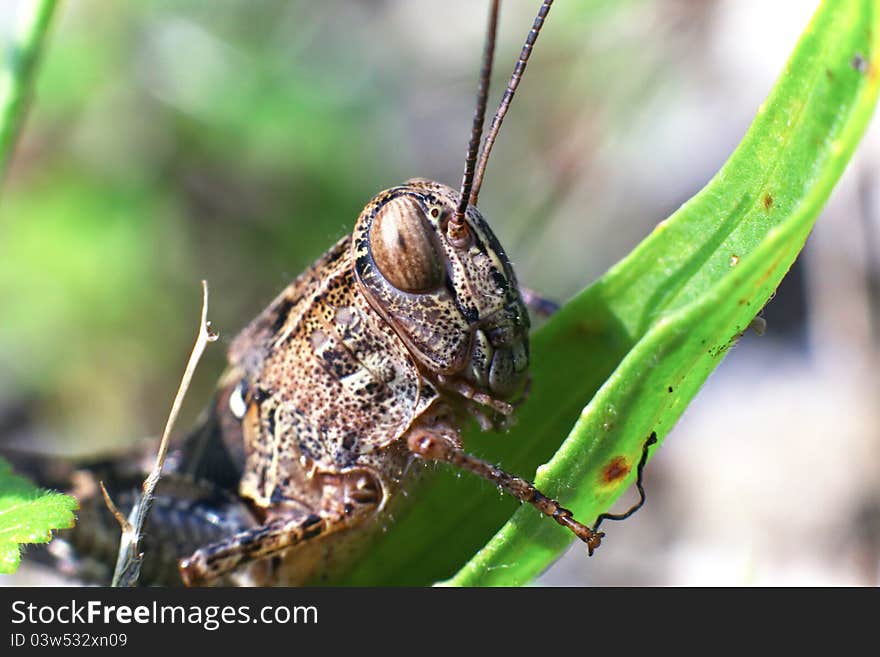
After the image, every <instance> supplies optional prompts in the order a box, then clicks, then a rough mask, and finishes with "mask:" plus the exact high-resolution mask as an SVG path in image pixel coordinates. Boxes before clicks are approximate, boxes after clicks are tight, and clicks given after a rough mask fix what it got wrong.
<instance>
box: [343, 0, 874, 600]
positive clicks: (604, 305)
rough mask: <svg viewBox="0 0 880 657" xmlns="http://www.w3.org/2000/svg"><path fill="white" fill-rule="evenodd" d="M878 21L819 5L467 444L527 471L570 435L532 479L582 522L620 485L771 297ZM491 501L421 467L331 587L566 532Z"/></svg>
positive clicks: (844, 138) (441, 573)
mask: <svg viewBox="0 0 880 657" xmlns="http://www.w3.org/2000/svg"><path fill="white" fill-rule="evenodd" d="M878 13H880V9H878V6H877V3H876V2H875V1H874V0H826V1H825V2H823V3H822V5H821V6H820V8H819V9H818V11H817V12H816V14H815V15H814V17H813V19H812V21H811V23H810V25H809V26H808V27H807V29H806V31H805V32H804V34H803V35H802V37H801V40H800V42H799V43H798V45H797V47H796V49H795V51H794V53H793V54H792V56H791V58H790V59H789V62H788V63H787V65H786V67H785V70H784V71H783V73H782V75H781V77H780V78H779V80H778V82H777V84H776V86H775V87H774V88H773V90H772V91H771V94H770V96H769V98H768V99H767V100H766V102H765V103H764V104H763V105H762V106H761V108H760V109H759V111H758V115H757V117H756V119H755V121H754V123H753V124H752V126H751V128H750V129H749V131H748V133H747V134H746V136H745V137H744V139H743V141H742V143H741V144H740V145H739V147H738V148H737V150H736V151H735V152H734V154H733V155H732V156H731V158H730V160H729V161H728V162H727V163H726V164H725V165H724V167H723V168H722V169H721V171H720V172H719V173H718V174H717V175H716V176H715V178H714V179H713V180H712V181H711V182H710V183H709V184H708V185H707V186H706V187H705V188H704V189H703V190H702V191H701V192H700V193H699V194H697V195H696V196H695V197H694V198H693V199H691V200H690V201H689V202H688V203H686V204H685V205H684V206H682V208H681V209H679V210H678V211H677V212H676V213H675V214H673V215H672V216H671V217H670V218H669V219H667V220H666V221H664V222H662V223H661V224H660V225H658V226H657V228H656V229H655V230H654V232H653V233H652V234H651V235H650V236H649V237H648V238H647V239H645V241H644V242H642V244H640V245H639V246H638V247H637V248H636V249H635V250H634V251H633V252H632V253H631V254H630V255H629V256H628V257H627V258H626V259H624V260H623V261H622V262H620V263H619V264H618V265H616V266H615V267H613V268H612V269H611V270H610V271H609V272H608V273H607V274H606V275H605V276H603V277H602V278H601V279H600V280H599V281H597V282H596V283H595V284H593V285H592V286H591V287H589V288H588V289H586V290H585V291H583V292H582V293H580V294H579V295H578V296H577V297H575V298H574V299H573V300H571V301H570V302H569V303H567V304H566V305H565V307H564V308H563V309H562V310H561V311H560V312H559V313H558V314H557V315H555V316H554V317H553V318H552V320H551V321H550V322H548V323H547V324H546V325H545V326H544V327H543V328H542V329H541V330H539V331H538V332H537V333H536V334H535V336H534V339H533V345H532V356H533V358H532V360H533V363H534V366H533V377H534V381H533V385H532V394H531V397H530V399H529V402H528V403H527V404H526V405H525V406H524V407H523V408H522V409H521V411H520V417H519V422H518V424H517V425H516V426H515V427H514V428H513V430H511V431H510V432H509V434H508V435H506V436H501V437H499V436H477V435H475V432H473V431H471V432H469V433H468V434H467V435H466V436H465V443H466V444H467V445H468V447H469V448H470V449H472V450H474V451H476V452H478V453H481V455H483V456H484V457H485V458H488V459H492V460H495V461H497V462H499V463H500V464H501V465H502V466H503V467H504V468H505V469H507V470H510V471H513V472H516V473H523V474H528V473H530V472H533V471H534V469H535V467H536V466H538V464H540V463H542V462H544V461H546V460H547V458H548V457H549V456H550V454H551V453H552V452H553V449H554V447H556V446H557V445H558V439H559V437H560V436H562V435H564V434H565V433H566V432H567V431H568V429H569V428H570V427H571V426H572V424H574V428H573V429H571V433H570V435H569V437H568V438H567V439H566V440H565V442H564V443H563V444H562V446H561V447H560V448H559V449H558V451H556V454H555V455H554V456H553V457H552V459H551V460H550V461H549V462H548V463H546V464H545V465H543V466H541V467H539V468H538V471H537V476H536V483H537V484H538V487H539V488H540V489H541V490H542V491H543V492H544V493H545V494H548V495H550V496H554V497H556V498H557V499H559V500H560V501H561V502H562V503H563V504H564V505H566V506H568V507H569V508H571V509H572V510H573V511H574V512H575V517H577V518H579V519H581V520H582V521H590V520H592V519H593V518H595V517H596V516H597V515H598V514H599V513H601V512H602V511H605V510H607V509H608V508H609V507H610V506H611V504H613V502H614V500H615V499H617V497H618V496H619V495H620V494H621V493H622V492H623V491H624V490H625V489H626V488H627V487H628V486H630V485H631V484H632V483H633V480H634V475H635V473H634V469H635V468H634V467H632V466H633V465H634V464H635V463H636V462H637V461H638V459H639V456H640V453H641V450H642V447H643V445H644V443H645V440H646V439H647V438H648V436H649V435H650V434H651V433H652V432H656V433H657V436H658V437H659V438H661V439H662V437H663V436H665V435H666V434H667V433H668V432H669V430H670V429H671V428H672V426H673V425H674V423H675V422H676V420H677V419H678V417H679V416H680V415H681V413H682V411H683V410H684V408H685V406H686V405H687V404H688V403H689V402H690V400H691V399H692V398H693V397H694V395H695V394H696V392H697V390H698V389H699V388H700V386H701V385H702V383H703V382H704V381H705V379H706V377H708V375H709V374H710V373H711V371H712V370H713V369H714V368H715V367H716V366H717V365H718V363H719V362H720V361H721V358H722V357H723V355H724V354H725V353H726V351H727V350H728V348H729V347H730V345H731V344H733V343H734V342H735V341H736V339H737V338H738V336H739V335H740V334H741V333H742V332H743V331H744V330H745V329H746V327H747V326H748V325H749V322H750V321H751V320H752V318H753V317H754V316H755V315H756V313H757V312H759V311H760V309H761V308H762V307H763V305H764V304H765V303H766V302H767V301H768V300H769V298H770V297H771V296H772V294H773V292H774V291H775V289H776V287H777V286H778V285H779V283H780V281H781V280H782V278H783V276H784V275H785V273H786V272H787V271H788V269H789V268H790V267H791V265H792V263H793V262H794V260H795V258H796V257H797V255H798V253H799V252H800V249H801V248H802V247H803V244H804V241H805V240H806V238H807V235H808V234H809V232H810V229H811V228H812V225H813V222H814V221H815V219H816V217H817V215H818V213H819V211H820V210H821V208H822V206H823V205H824V203H825V201H826V200H827V198H828V195H829V194H830V192H831V190H832V188H833V186H834V184H835V183H836V181H837V180H838V178H839V177H840V175H841V173H842V172H843V169H844V167H845V166H846V163H847V162H848V160H849V158H850V156H851V155H852V152H853V151H854V149H855V147H856V145H857V144H858V141H859V139H860V137H861V135H862V134H863V132H864V129H865V127H866V125H867V122H868V120H869V118H870V116H871V114H872V112H873V109H874V105H875V103H876V99H877V91H878V79H880V59H878V57H877V53H878V39H880V29H878V27H880V25H878V20H880V16H878ZM591 398H592V401H590V400H591ZM587 402H589V403H588V404H587V406H586V408H584V404H586V403H587ZM493 443H494V444H493ZM655 449H656V448H652V452H653V451H654V450H655ZM612 464H613V466H614V467H609V466H611V465H612ZM627 471H628V472H627ZM615 472H616V473H618V474H620V473H621V472H623V473H627V474H626V475H625V476H622V477H620V476H611V475H613V474H614V473H615ZM490 491H492V489H491V487H490V486H489V485H488V484H485V483H483V482H481V481H476V480H475V479H474V478H473V477H471V476H470V475H462V477H461V478H457V477H455V476H452V475H451V473H449V472H448V471H447V472H441V473H436V475H435V476H433V477H431V478H430V480H429V481H428V482H426V484H425V485H424V486H423V487H422V490H420V491H418V492H417V493H416V494H415V495H413V496H412V497H414V498H415V503H414V504H413V505H412V508H411V509H410V511H409V513H408V514H407V515H406V516H405V517H403V518H401V519H400V520H399V521H398V522H397V523H396V524H395V525H394V526H392V527H390V528H389V530H388V531H387V532H386V533H385V534H384V535H383V536H382V537H381V539H380V540H379V541H378V542H377V544H376V545H375V546H374V547H373V548H372V550H371V552H370V553H369V555H367V557H366V558H365V559H364V560H363V561H362V562H361V563H360V564H358V566H357V569H356V570H355V571H354V572H353V573H351V574H349V575H348V576H347V577H346V578H345V579H344V580H342V581H344V582H346V583H353V584H376V583H384V584H426V583H429V582H431V581H436V580H437V579H441V578H444V577H448V576H449V575H450V574H452V573H453V572H454V571H455V569H456V568H459V567H460V566H461V564H463V563H464V566H463V567H460V570H459V571H458V573H457V574H455V575H454V576H453V577H452V579H450V580H448V581H447V582H446V583H447V584H454V585H470V586H473V585H520V584H524V583H527V582H528V581H529V580H531V579H532V578H533V577H534V576H535V575H537V574H539V573H540V572H541V571H542V570H543V569H544V568H546V567H547V566H548V565H549V564H550V563H551V562H552V561H553V560H554V559H555V558H557V557H558V556H559V555H560V554H561V553H562V551H563V550H564V549H565V548H566V546H567V545H568V544H569V543H570V542H571V540H572V537H571V535H570V534H569V533H568V532H567V531H565V530H563V529H562V528H560V527H559V526H557V525H556V524H555V523H554V522H553V521H552V520H549V519H548V518H545V517H542V516H540V515H539V514H538V513H537V512H536V511H534V510H533V509H532V508H531V507H529V506H523V507H522V508H520V509H519V510H517V511H516V513H514V514H513V516H512V517H509V516H510V509H511V508H512V507H511V505H510V503H509V502H508V501H506V500H499V496H498V494H497V493H495V492H494V491H492V492H490ZM508 517H509V520H508V521H507V523H506V524H504V526H503V527H502V528H501V529H500V530H497V528H498V527H499V526H500V525H501V523H502V522H503V521H504V519H505V518H508ZM603 529H605V530H607V531H608V532H609V534H610V536H608V537H606V539H605V543H606V545H605V546H603V547H602V548H600V551H599V553H598V554H599V555H601V551H602V550H607V549H611V547H610V546H609V545H607V544H608V543H612V542H613V540H614V537H613V525H611V526H604V527H603ZM496 532H497V533H496ZM493 533H494V536H492V534H493ZM490 538H491V540H489V539H490ZM487 540H488V543H486V541H487ZM484 543H485V546H484V547H483V548H482V549H481V550H479V552H477V553H476V555H475V556H473V555H474V551H475V550H476V549H477V548H479V547H480V546H481V545H483V544H484ZM469 557H472V558H470V560H468V558H469ZM584 558H586V550H584ZM465 562H466V563H465Z"/></svg>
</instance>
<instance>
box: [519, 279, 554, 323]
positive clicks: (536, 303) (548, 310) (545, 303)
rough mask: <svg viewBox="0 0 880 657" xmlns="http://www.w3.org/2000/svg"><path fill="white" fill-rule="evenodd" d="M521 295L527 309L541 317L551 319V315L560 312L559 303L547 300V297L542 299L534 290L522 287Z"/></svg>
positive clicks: (520, 288) (520, 289)
mask: <svg viewBox="0 0 880 657" xmlns="http://www.w3.org/2000/svg"><path fill="white" fill-rule="evenodd" d="M519 294H520V296H521V297H522V300H523V303H525V304H526V307H528V309H529V310H531V311H532V312H533V313H535V314H536V315H538V316H539V317H544V318H547V317H550V315H552V314H553V313H555V312H556V311H557V310H559V304H558V303H556V302H555V301H552V300H550V299H547V298H546V297H542V296H541V295H540V294H538V293H537V292H535V291H534V290H531V289H529V288H527V287H523V286H522V285H520V287H519Z"/></svg>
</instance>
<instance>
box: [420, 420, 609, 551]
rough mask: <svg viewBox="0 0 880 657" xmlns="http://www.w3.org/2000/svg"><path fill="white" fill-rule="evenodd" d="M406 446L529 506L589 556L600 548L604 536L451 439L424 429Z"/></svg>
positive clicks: (530, 486)
mask: <svg viewBox="0 0 880 657" xmlns="http://www.w3.org/2000/svg"><path fill="white" fill-rule="evenodd" d="M407 446H408V447H409V449H410V451H411V452H412V453H413V454H415V455H416V456H418V457H420V458H423V459H425V460H428V461H442V462H444V463H449V464H451V465H454V466H456V467H459V468H462V469H463V470H468V471H470V472H473V473H474V474H475V475H477V476H479V477H482V478H483V479H488V480H489V481H491V482H492V483H494V484H497V485H498V486H500V487H501V488H502V489H503V490H504V491H506V492H507V493H510V494H511V495H513V496H514V497H515V498H517V499H518V500H520V501H522V502H528V503H529V504H531V505H532V506H534V507H535V508H536V509H538V511H540V512H541V513H543V514H544V515H546V516H549V517H551V518H553V519H554V520H555V521H556V522H558V523H559V524H560V525H562V526H563V527H565V528H566V529H568V530H570V531H571V532H572V533H574V535H575V536H577V537H578V538H579V539H581V540H582V541H583V542H584V543H586V544H587V551H588V552H589V554H590V555H592V554H593V551H594V550H595V549H596V548H597V547H599V543H601V541H602V536H604V534H602V532H596V531H593V530H592V529H590V528H589V527H587V526H586V525H583V524H581V523H579V522H578V521H577V520H575V519H574V518H573V517H572V516H573V514H572V512H571V511H569V510H568V509H566V508H564V507H563V506H562V505H560V504H559V502H557V501H556V500H552V499H550V498H549V497H547V496H546V495H544V494H543V493H541V491H539V490H538V489H537V488H535V486H534V484H532V483H530V482H528V481H526V480H525V479H522V478H520V477H517V476H515V475H512V474H510V473H508V472H505V471H504V470H502V469H501V468H498V467H496V466H494V465H492V464H491V463H489V462H487V461H483V460H482V459H479V458H477V457H476V456H472V455H470V454H468V453H467V452H465V451H464V450H462V449H461V448H460V447H459V446H458V445H456V443H455V441H454V439H452V438H450V437H448V436H444V435H442V434H438V433H432V432H429V431H427V430H424V429H416V430H414V431H413V432H412V433H410V435H409V436H408V437H407Z"/></svg>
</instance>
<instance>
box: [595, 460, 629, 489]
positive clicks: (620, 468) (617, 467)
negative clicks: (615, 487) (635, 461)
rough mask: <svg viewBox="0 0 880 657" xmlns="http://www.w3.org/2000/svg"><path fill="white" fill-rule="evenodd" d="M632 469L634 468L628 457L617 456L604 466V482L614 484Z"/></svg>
mask: <svg viewBox="0 0 880 657" xmlns="http://www.w3.org/2000/svg"><path fill="white" fill-rule="evenodd" d="M631 469H632V468H631V466H630V464H629V461H627V460H626V457H624V456H615V457H614V458H613V459H611V461H609V463H608V465H606V466H605V467H604V468H602V482H603V483H605V484H613V483H614V482H616V481H620V480H621V479H623V478H624V477H626V475H628V474H629V471H630V470H631Z"/></svg>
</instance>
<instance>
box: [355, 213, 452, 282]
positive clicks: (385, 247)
mask: <svg viewBox="0 0 880 657" xmlns="http://www.w3.org/2000/svg"><path fill="white" fill-rule="evenodd" d="M370 250H371V251H372V254H373V261H374V262H375V263H376V266H377V267H378V268H379V272H380V273H381V274H382V276H384V277H385V279H386V280H387V281H388V282H389V283H391V284H392V285H393V286H394V287H396V288H397V289H398V290H403V291H404V292H414V293H416V292H430V291H432V290H436V289H437V288H438V287H440V285H442V284H443V276H444V274H443V262H442V260H441V258H440V255H439V254H438V253H437V249H436V247H435V246H434V242H433V241H432V240H431V229H430V227H429V224H428V219H427V217H426V216H425V211H424V210H423V209H422V206H421V205H420V204H419V202H418V201H417V200H416V199H415V198H413V197H411V196H398V197H397V198H393V199H391V200H390V201H388V202H387V203H385V205H383V206H382V207H381V208H380V209H379V212H378V213H377V214H376V216H375V217H374V218H373V225H372V226H371V227H370Z"/></svg>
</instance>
